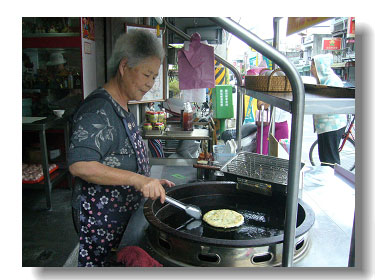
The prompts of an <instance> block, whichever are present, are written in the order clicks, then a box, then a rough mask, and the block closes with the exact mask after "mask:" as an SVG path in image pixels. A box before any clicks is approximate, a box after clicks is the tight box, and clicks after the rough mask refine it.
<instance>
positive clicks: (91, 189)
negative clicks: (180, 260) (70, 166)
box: [78, 114, 151, 266]
mask: <svg viewBox="0 0 375 280" xmlns="http://www.w3.org/2000/svg"><path fill="white" fill-rule="evenodd" d="M122 121H123V123H124V127H125V130H126V133H127V135H128V137H129V139H130V142H131V145H132V147H133V149H134V151H135V154H136V160H137V167H138V170H137V173H138V174H142V175H144V176H150V170H151V168H150V164H149V163H150V162H149V158H148V155H147V150H146V146H145V144H144V142H143V139H142V136H141V134H140V132H139V130H138V127H137V125H136V121H135V118H134V116H133V114H127V116H126V117H125V118H123V119H122ZM141 198H142V195H141V193H140V192H139V191H137V190H136V189H135V188H134V187H133V186H101V185H95V184H84V185H83V186H82V193H81V208H80V209H81V210H80V223H81V224H80V227H81V228H80V246H79V255H78V266H106V259H107V257H108V255H109V253H110V251H111V250H112V248H115V249H116V248H117V247H118V245H119V244H120V241H121V239H122V236H123V234H124V232H125V229H126V226H127V224H128V222H129V220H130V217H131V215H132V213H133V212H134V211H135V210H136V209H138V207H139V204H140V201H141Z"/></svg>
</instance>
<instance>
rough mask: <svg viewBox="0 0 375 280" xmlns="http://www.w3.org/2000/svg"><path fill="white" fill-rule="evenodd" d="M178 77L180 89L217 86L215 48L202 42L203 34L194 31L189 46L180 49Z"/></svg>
mask: <svg viewBox="0 0 375 280" xmlns="http://www.w3.org/2000/svg"><path fill="white" fill-rule="evenodd" d="M178 77H179V83H180V89H181V90H186V89H197V88H199V89H201V88H214V87H215V53H214V48H213V47H211V46H208V45H205V44H202V43H201V36H200V35H199V34H198V33H194V34H193V35H192V36H191V39H190V44H189V47H188V48H183V49H181V50H179V51H178Z"/></svg>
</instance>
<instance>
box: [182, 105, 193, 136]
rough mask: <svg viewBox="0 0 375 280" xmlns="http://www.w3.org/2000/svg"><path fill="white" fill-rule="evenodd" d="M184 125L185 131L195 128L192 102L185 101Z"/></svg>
mask: <svg viewBox="0 0 375 280" xmlns="http://www.w3.org/2000/svg"><path fill="white" fill-rule="evenodd" d="M182 126H183V129H184V130H185V131H192V130H193V110H192V109H191V106H190V103H189V102H186V103H184V114H183V117H182Z"/></svg>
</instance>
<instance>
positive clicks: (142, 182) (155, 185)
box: [69, 161, 175, 203]
mask: <svg viewBox="0 0 375 280" xmlns="http://www.w3.org/2000/svg"><path fill="white" fill-rule="evenodd" d="M69 171H70V173H71V174H72V175H73V176H77V177H80V178H82V179H83V180H85V181H87V182H89V183H94V184H98V185H129V186H134V187H135V189H136V190H138V191H140V192H141V193H142V195H143V196H144V197H149V198H151V199H152V200H155V199H157V198H158V197H160V202H161V203H164V201H165V190H164V188H163V186H162V185H167V186H168V187H173V186H174V185H175V184H174V183H173V182H171V181H168V180H165V179H160V180H159V179H155V178H150V177H146V176H143V175H140V174H137V173H134V172H131V171H128V170H122V169H118V168H113V167H109V166H106V165H104V164H101V163H99V162H96V161H87V162H86V161H80V162H75V163H73V164H72V165H70V166H69Z"/></svg>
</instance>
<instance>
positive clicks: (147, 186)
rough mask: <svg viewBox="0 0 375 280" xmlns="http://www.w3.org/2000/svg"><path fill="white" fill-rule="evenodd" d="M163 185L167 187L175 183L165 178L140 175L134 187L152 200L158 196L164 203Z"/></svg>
mask: <svg viewBox="0 0 375 280" xmlns="http://www.w3.org/2000/svg"><path fill="white" fill-rule="evenodd" d="M163 185H166V186H168V187H173V186H175V184H174V183H173V182H171V181H169V180H166V179H155V178H150V177H145V176H142V178H140V179H139V180H137V183H136V184H135V186H134V187H135V188H136V189H137V190H138V191H140V192H141V193H142V195H143V196H144V197H146V198H147V197H149V198H151V199H152V200H155V199H157V198H158V197H160V202H161V203H164V201H165V190H164V187H163Z"/></svg>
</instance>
